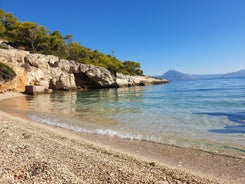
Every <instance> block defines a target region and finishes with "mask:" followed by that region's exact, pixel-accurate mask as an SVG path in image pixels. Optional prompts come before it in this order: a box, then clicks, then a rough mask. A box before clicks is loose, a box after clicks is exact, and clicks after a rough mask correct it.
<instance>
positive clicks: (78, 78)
mask: <svg viewBox="0 0 245 184" xmlns="http://www.w3.org/2000/svg"><path fill="white" fill-rule="evenodd" d="M74 77H75V83H76V86H77V88H83V89H92V88H98V87H100V85H99V84H98V83H97V82H96V81H94V80H93V79H91V78H89V77H88V76H87V75H85V74H84V73H74Z"/></svg>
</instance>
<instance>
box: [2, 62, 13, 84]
mask: <svg viewBox="0 0 245 184" xmlns="http://www.w3.org/2000/svg"><path fill="white" fill-rule="evenodd" d="M15 76H16V73H15V72H14V70H13V69H12V68H10V67H9V66H8V65H6V64H3V63H1V62H0V80H4V81H10V80H12V79H13V78H15Z"/></svg>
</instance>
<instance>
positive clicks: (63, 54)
mask: <svg viewBox="0 0 245 184" xmlns="http://www.w3.org/2000/svg"><path fill="white" fill-rule="evenodd" d="M0 37H2V38H4V39H7V40H8V41H9V42H10V43H11V44H12V46H13V47H15V48H24V49H26V50H30V51H32V52H36V53H42V54H51V55H56V56H58V57H60V58H64V59H69V60H75V61H78V62H81V63H84V64H93V65H96V66H101V67H105V68H107V69H109V70H110V71H111V72H112V73H115V72H120V73H123V74H127V75H142V74H143V72H142V70H141V68H140V63H139V62H133V61H124V62H122V61H120V60H118V59H117V58H116V57H114V56H112V55H106V54H104V53H102V52H99V51H97V50H92V49H90V48H87V47H84V46H82V45H81V44H79V43H77V42H73V41H72V35H70V34H69V35H66V36H63V35H62V34H61V33H60V32H59V31H53V32H50V31H49V30H48V29H47V28H46V27H44V26H40V25H38V24H36V23H32V22H21V21H18V19H17V18H16V17H15V16H14V15H12V14H11V13H7V12H5V11H3V10H0Z"/></svg>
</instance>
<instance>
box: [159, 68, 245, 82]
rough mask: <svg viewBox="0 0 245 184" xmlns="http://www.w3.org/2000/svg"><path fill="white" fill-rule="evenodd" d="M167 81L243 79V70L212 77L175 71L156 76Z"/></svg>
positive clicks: (244, 73) (244, 72) (244, 71)
mask: <svg viewBox="0 0 245 184" xmlns="http://www.w3.org/2000/svg"><path fill="white" fill-rule="evenodd" d="M158 77H160V78H163V79H167V80H170V81H171V80H172V81H175V80H198V79H220V78H224V79H225V78H237V77H245V70H240V71H238V72H231V73H226V74H212V75H193V74H184V73H181V72H178V71H176V70H169V71H167V72H166V73H164V74H163V75H161V76H158Z"/></svg>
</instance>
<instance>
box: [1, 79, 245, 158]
mask: <svg viewBox="0 0 245 184" xmlns="http://www.w3.org/2000/svg"><path fill="white" fill-rule="evenodd" d="M0 105H1V107H4V108H5V110H6V108H7V109H8V110H11V111H12V110H14V111H15V112H19V113H24V114H26V115H27V116H28V117H30V118H32V119H33V120H35V121H38V122H40V123H46V124H51V125H54V126H59V127H63V128H68V129H72V130H75V131H79V132H88V133H96V134H102V135H109V136H117V137H121V138H129V139H140V140H147V141H153V142H158V143H165V144H173V145H178V146H184V147H192V148H198V149H203V150H207V151H214V152H220V153H228V152H230V153H232V154H239V155H243V156H244V155H245V78H234V79H215V80H193V81H176V82H171V83H169V84H164V85H156V86H144V87H131V88H118V89H116V88H115V89H101V90H89V91H77V92H57V93H53V94H49V95H38V96H34V97H32V96H27V97H21V98H16V99H12V100H8V101H3V102H1V103H0Z"/></svg>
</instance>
